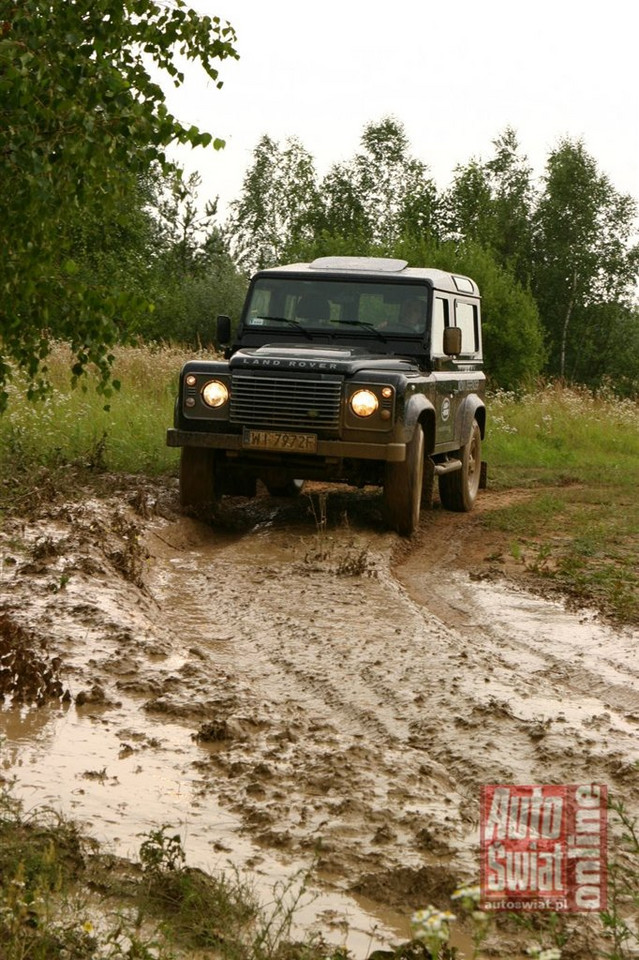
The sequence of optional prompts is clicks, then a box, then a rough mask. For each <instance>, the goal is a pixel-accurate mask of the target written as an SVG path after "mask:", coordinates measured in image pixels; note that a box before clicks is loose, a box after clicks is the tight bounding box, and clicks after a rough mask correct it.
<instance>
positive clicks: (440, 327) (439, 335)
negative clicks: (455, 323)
mask: <svg viewBox="0 0 639 960" xmlns="http://www.w3.org/2000/svg"><path fill="white" fill-rule="evenodd" d="M448 326H450V318H449V305H448V300H445V299H444V298H443V297H435V300H434V303H433V325H432V327H431V334H430V336H431V341H430V353H431V356H433V357H443V356H444V327H448Z"/></svg>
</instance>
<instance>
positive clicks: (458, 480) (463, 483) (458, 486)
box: [439, 420, 481, 512]
mask: <svg viewBox="0 0 639 960" xmlns="http://www.w3.org/2000/svg"><path fill="white" fill-rule="evenodd" d="M458 455H459V459H460V460H461V462H462V467H461V470H456V471H455V472H454V473H445V474H443V476H441V477H440V478H439V499H440V500H441V502H442V506H443V507H445V508H446V509H447V510H457V511H458V512H467V511H468V510H472V509H473V507H474V505H475V500H476V499H477V491H478V490H479V481H480V478H481V431H480V429H479V424H478V423H477V421H476V420H474V421H473V429H472V431H471V434H470V439H469V441H468V443H465V444H464V446H463V447H462V448H461V450H460V451H459V454H458Z"/></svg>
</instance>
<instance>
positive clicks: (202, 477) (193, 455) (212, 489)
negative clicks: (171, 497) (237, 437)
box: [180, 447, 219, 507]
mask: <svg viewBox="0 0 639 960" xmlns="http://www.w3.org/2000/svg"><path fill="white" fill-rule="evenodd" d="M215 465H216V457H215V450H210V449H207V448H206V447H182V452H181V454H180V503H181V504H182V506H183V507H204V506H207V505H208V506H210V505H211V504H213V503H215V501H216V500H218V499H219V493H218V490H217V484H216V477H215Z"/></svg>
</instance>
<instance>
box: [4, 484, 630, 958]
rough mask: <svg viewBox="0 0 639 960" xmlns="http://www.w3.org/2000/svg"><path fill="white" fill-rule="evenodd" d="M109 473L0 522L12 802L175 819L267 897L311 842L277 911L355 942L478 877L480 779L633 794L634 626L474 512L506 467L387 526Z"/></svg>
mask: <svg viewBox="0 0 639 960" xmlns="http://www.w3.org/2000/svg"><path fill="white" fill-rule="evenodd" d="M110 486H111V491H110V493H109V495H108V496H102V497H97V496H92V495H90V494H88V493H87V495H86V496H84V497H81V498H79V499H77V500H76V501H74V502H72V503H71V502H66V503H56V502H53V503H51V504H49V505H47V506H40V507H39V509H38V510H36V511H33V512H32V514H31V515H30V516H28V517H14V518H10V519H7V520H6V521H5V523H4V528H3V530H2V532H1V533H0V560H1V561H2V562H1V566H0V617H1V618H2V623H0V628H2V629H0V641H2V642H3V643H4V644H5V645H4V646H0V662H1V664H2V666H3V667H6V668H7V669H8V671H9V672H8V673H6V674H3V676H4V686H3V687H2V690H1V693H2V694H3V695H4V709H3V711H2V712H0V736H2V737H3V742H2V744H1V747H0V749H1V762H2V767H1V768H0V772H1V773H2V774H3V776H4V778H5V779H7V780H10V779H12V778H15V779H16V784H15V787H14V790H15V792H16V793H17V795H18V796H20V797H21V798H22V799H23V800H24V801H25V802H26V803H27V805H28V806H36V805H42V804H48V805H50V806H53V807H55V808H56V809H59V810H61V811H63V812H64V813H66V814H70V815H72V816H73V817H74V818H75V819H76V820H77V821H78V822H80V823H81V824H82V825H84V827H85V828H86V829H88V830H89V831H90V832H91V833H92V834H93V835H94V836H95V837H96V838H97V839H98V840H100V841H102V842H106V843H108V844H109V845H110V846H111V847H112V848H114V849H115V850H116V852H118V853H119V854H121V855H125V856H135V854H136V852H137V850H138V848H139V845H140V842H141V841H140V835H141V834H143V833H144V832H145V831H148V830H150V829H152V828H154V827H156V826H158V825H162V824H170V825H172V826H174V827H175V828H176V829H178V830H179V831H180V833H181V835H182V837H183V840H184V844H185V848H186V851H187V856H188V862H189V863H190V864H191V865H193V866H200V867H203V868H205V869H208V870H220V869H221V870H228V869H230V868H231V866H232V868H233V869H238V870H240V871H249V873H250V876H251V877H252V878H253V880H254V882H255V883H256V885H257V887H258V889H259V890H260V892H261V893H262V895H263V898H264V899H265V900H267V899H268V898H269V896H271V895H272V889H273V884H274V883H276V882H280V883H282V882H288V881H290V882H292V883H293V884H294V885H295V884H296V883H299V882H300V877H301V874H300V871H306V870H309V869H311V870H312V880H311V882H310V892H311V894H312V896H313V897H314V899H312V901H311V898H310V897H308V898H307V899H306V901H305V903H306V905H305V906H303V907H302V909H301V910H300V911H299V912H298V920H297V922H298V925H299V926H300V927H302V928H303V929H304V930H311V929H316V930H321V931H323V932H324V934H326V935H327V936H328V937H329V938H331V939H333V940H335V941H337V942H346V943H348V945H349V946H350V948H351V949H352V950H353V951H354V952H355V953H356V955H358V956H364V955H365V954H366V953H367V952H368V950H369V949H370V948H371V946H373V945H379V944H385V943H390V942H397V940H399V939H405V938H406V936H407V935H408V920H407V918H408V917H409V916H410V913H411V911H412V910H413V909H415V908H418V907H421V906H424V905H425V904H426V903H434V904H438V905H441V906H442V907H447V906H449V899H448V898H449V895H450V893H451V892H452V891H453V890H454V888H455V886H456V885H457V884H458V883H459V882H461V881H466V880H473V881H474V880H475V879H476V877H477V874H478V862H479V861H478V819H479V790H480V787H481V785H482V784H486V783H496V782H497V783H499V782H503V783H579V782H592V781H598V782H603V783H607V784H608V786H609V790H610V793H611V794H612V795H614V796H615V797H616V798H618V799H621V800H623V801H624V802H625V803H626V805H627V807H628V809H629V811H630V812H631V813H637V812H639V811H637V809H636V808H637V800H636V798H637V795H638V791H637V788H638V787H639V765H638V764H637V761H638V760H639V738H638V737H637V733H638V731H639V689H638V668H637V661H636V655H635V651H636V648H637V641H638V640H639V634H638V633H637V631H632V630H629V629H622V628H614V627H611V626H609V625H606V624H604V623H602V622H600V621H599V620H598V618H597V617H596V615H595V614H594V613H593V612H589V611H580V612H575V611H571V610H569V609H567V608H566V606H565V605H564V604H562V603H561V602H560V601H558V600H554V599H549V598H544V597H543V596H540V595H536V594H533V593H529V592H526V591H525V590H523V589H522V588H521V586H519V585H518V584H517V583H516V582H515V581H513V579H512V577H508V576H506V574H508V573H509V572H510V571H508V570H507V569H505V568H504V565H503V564H502V565H501V566H500V565H499V564H497V563H496V562H495V557H498V556H500V549H499V548H500V545H499V544H498V543H497V542H493V541H490V540H488V539H487V538H486V533H485V531H484V530H483V528H482V527H481V526H480V524H479V523H478V517H479V515H480V513H479V512H480V511H482V510H490V509H491V508H494V507H496V506H499V505H500V497H503V496H506V495H505V494H496V493H492V492H491V491H486V492H485V493H484V494H483V496H482V498H481V500H480V503H479V506H478V511H479V512H478V513H476V514H471V515H455V514H450V513H445V512H444V511H441V510H438V509H435V510H433V511H432V513H429V514H427V515H425V516H424V517H423V520H422V525H421V529H420V532H419V534H418V536H417V537H416V538H415V539H414V540H413V541H412V542H411V543H410V544H409V543H407V542H405V541H402V540H400V539H399V538H398V537H397V536H396V535H395V534H393V533H389V532H387V531H385V530H384V528H383V525H382V521H381V514H380V509H379V495H378V494H377V493H376V492H374V491H364V492H357V491H348V492H346V493H331V494H329V495H327V494H326V493H325V492H323V491H322V490H321V489H320V488H315V491H314V493H313V494H312V496H311V497H309V496H306V495H303V496H302V497H300V498H299V499H298V500H296V501H286V500H281V499H275V498H270V497H268V496H265V495H264V496H259V497H258V498H257V499H255V500H253V501H242V500H237V501H228V502H225V503H224V504H223V507H222V509H221V510H220V512H219V514H218V515H217V516H216V517H215V518H213V519H198V518H195V517H185V516H183V515H182V514H181V513H180V512H179V509H178V507H177V490H176V488H175V485H174V482H173V481H168V480H167V481H162V482H158V483H153V482H151V481H140V480H139V479H133V478H126V477H120V478H112V481H111V483H110ZM491 536H493V537H495V536H496V535H494V534H492V535H491ZM3 624H4V627H3ZM16 637H22V638H23V640H24V638H25V637H27V638H28V640H29V642H28V643H25V642H23V643H22V644H21V645H20V644H18V646H21V649H22V651H23V654H22V655H21V657H20V658H18V659H16V653H15V649H16V642H15V638H16ZM11 638H13V640H12V639H11ZM12 644H13V645H12ZM25 651H26V652H25ZM29 651H31V659H30V660H29ZM10 655H11V657H12V659H11V658H10ZM29 663H30V664H31V666H32V668H33V669H32V670H30V668H29ZM34 671H35V672H36V674H37V676H40V677H44V678H45V680H46V683H48V684H49V686H48V687H47V685H46V683H45V684H44V686H43V683H40V684H39V685H38V684H35V685H34V684H29V683H26V682H25V681H24V677H25V676H28V675H29V674H30V673H33V672H34ZM20 677H22V678H23V679H22V680H20ZM38 691H39V693H38Z"/></svg>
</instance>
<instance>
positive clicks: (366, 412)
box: [351, 390, 379, 417]
mask: <svg viewBox="0 0 639 960" xmlns="http://www.w3.org/2000/svg"><path fill="white" fill-rule="evenodd" d="M378 406H379V400H378V399H377V397H376V396H375V394H374V393H373V391H372V390H356V391H355V393H354V394H353V396H352V397H351V409H352V411H353V413H356V414H357V416H358V417H370V416H371V415H372V414H373V413H375V411H376V410H377V408H378Z"/></svg>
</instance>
